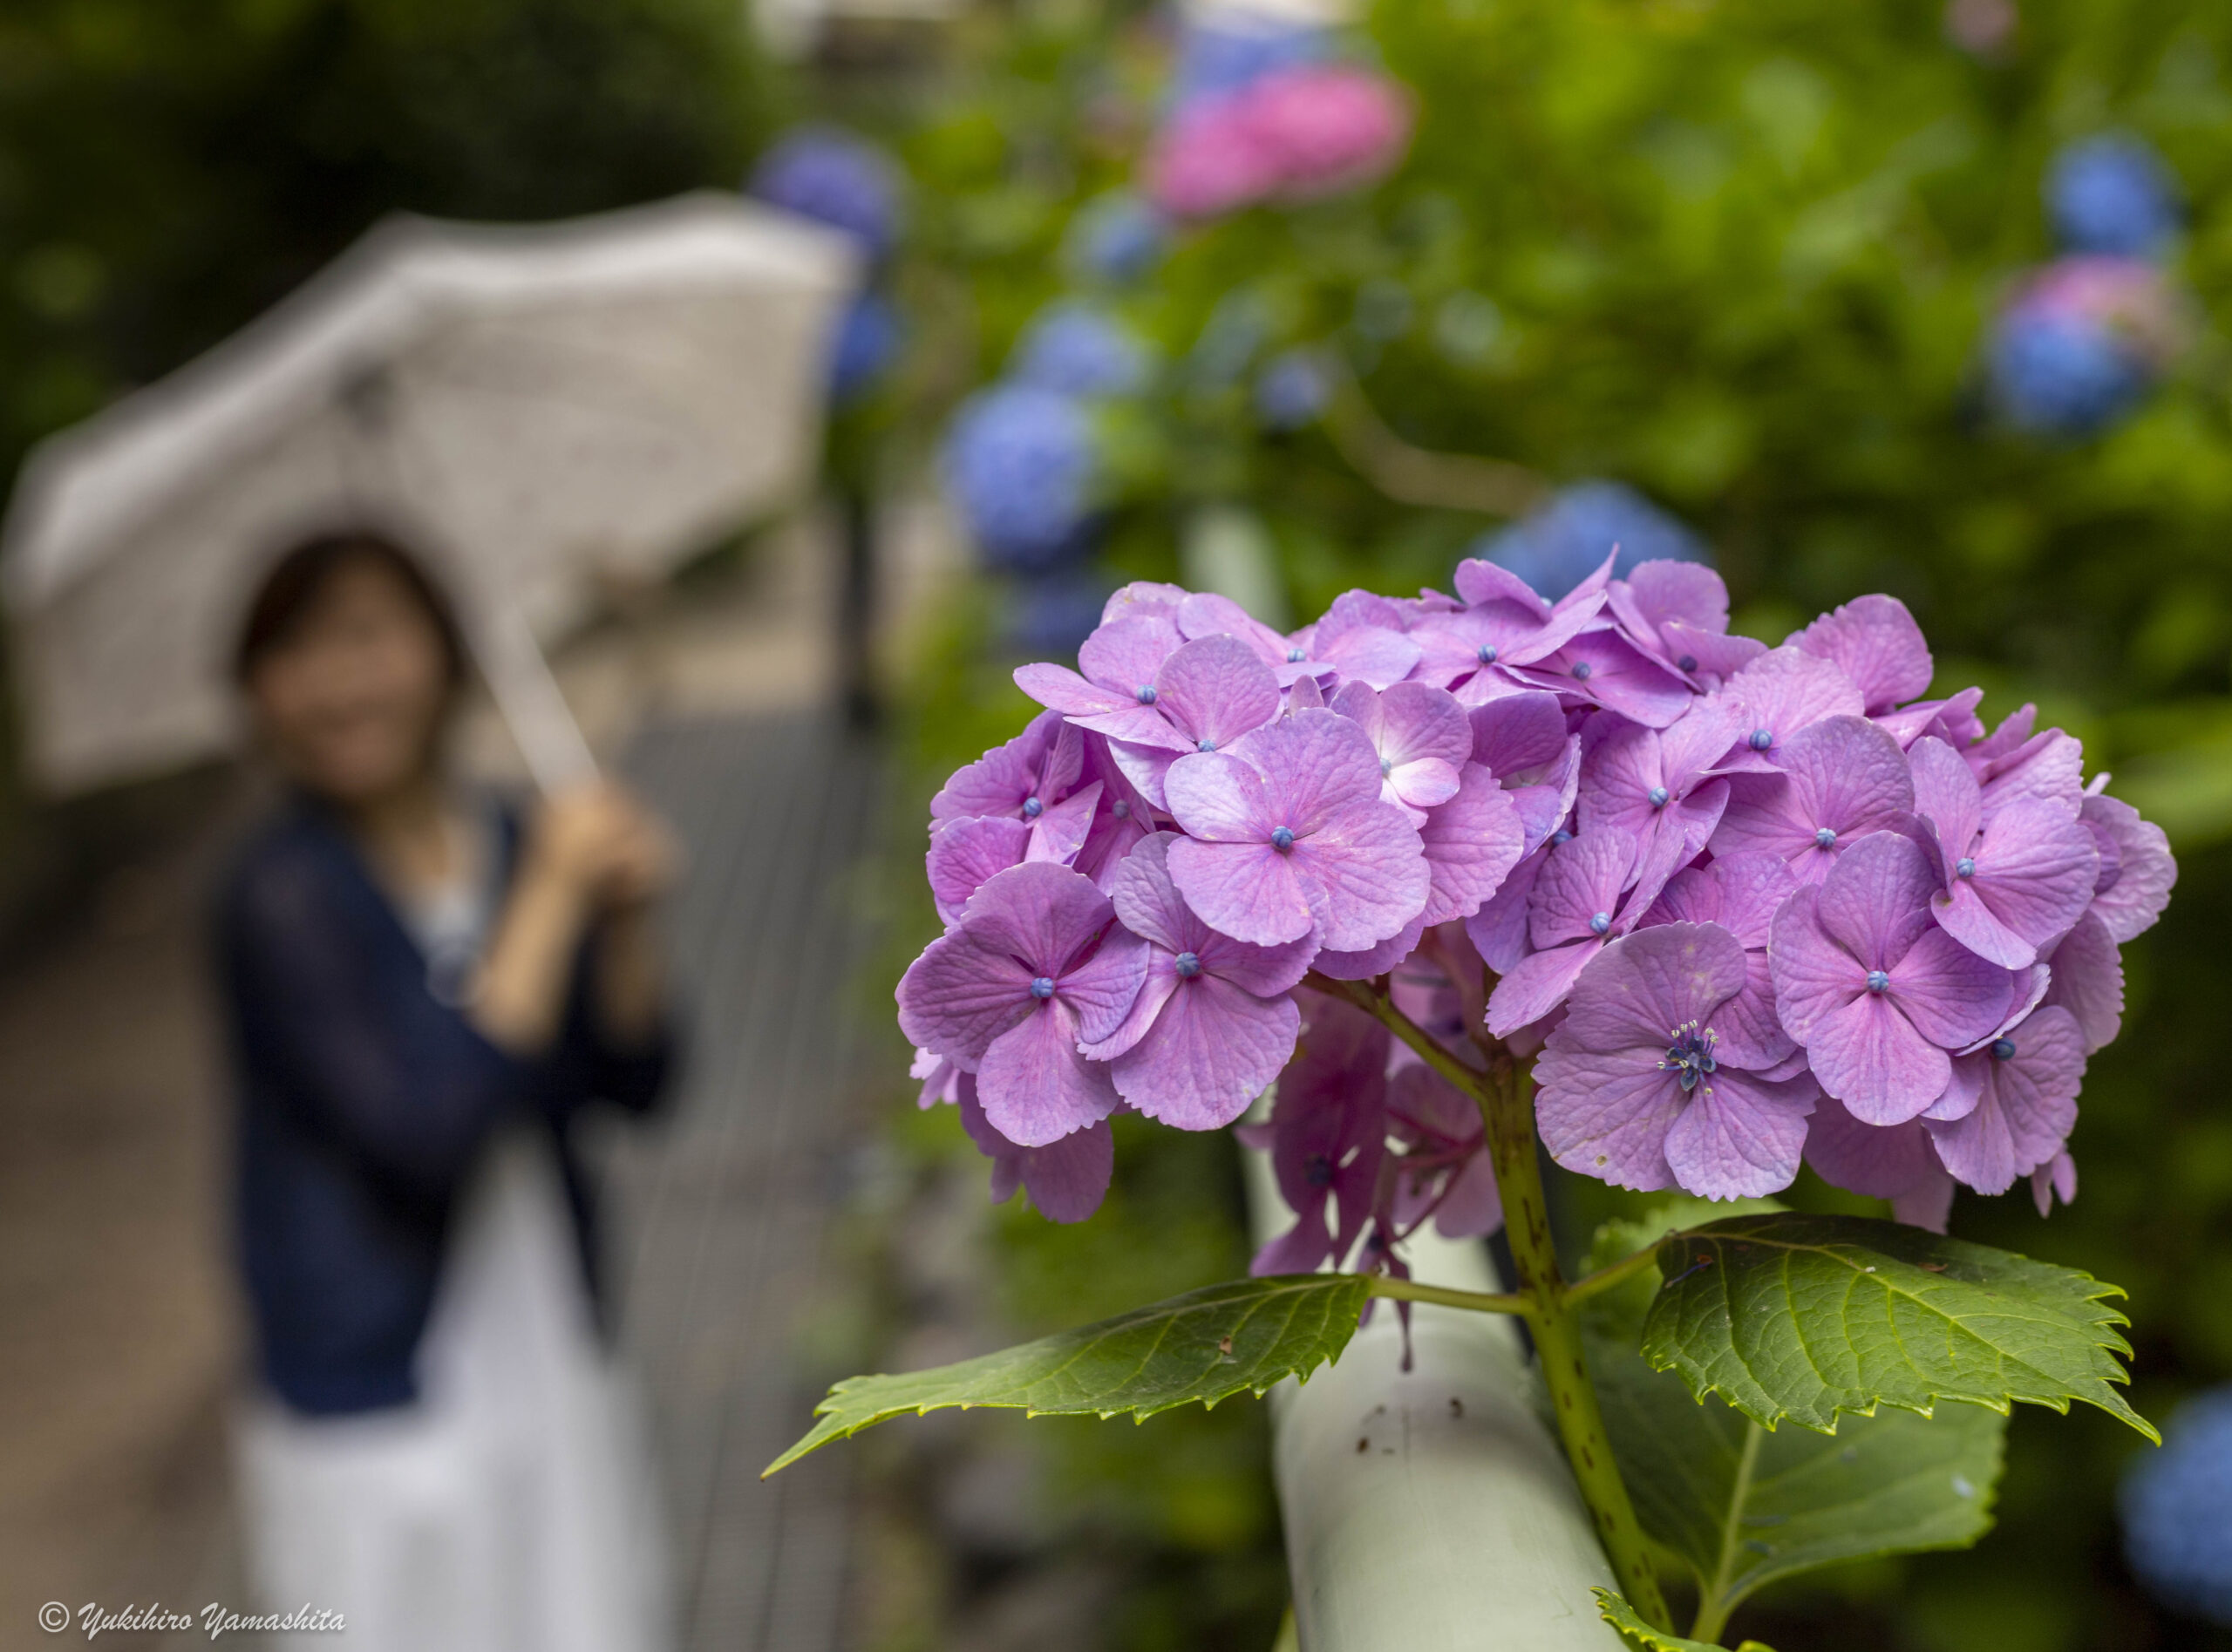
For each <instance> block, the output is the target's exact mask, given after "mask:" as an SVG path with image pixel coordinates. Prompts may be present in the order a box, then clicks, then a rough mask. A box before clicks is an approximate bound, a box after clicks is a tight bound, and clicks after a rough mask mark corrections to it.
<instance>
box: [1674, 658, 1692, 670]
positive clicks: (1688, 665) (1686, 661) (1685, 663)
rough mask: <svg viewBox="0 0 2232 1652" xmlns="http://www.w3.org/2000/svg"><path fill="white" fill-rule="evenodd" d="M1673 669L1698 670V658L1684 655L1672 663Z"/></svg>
mask: <svg viewBox="0 0 2232 1652" xmlns="http://www.w3.org/2000/svg"><path fill="white" fill-rule="evenodd" d="M1674 669H1675V670H1677V671H1694V670H1697V669H1698V656H1696V655H1694V654H1684V656H1682V657H1681V658H1680V659H1678V660H1677V661H1675V662H1674Z"/></svg>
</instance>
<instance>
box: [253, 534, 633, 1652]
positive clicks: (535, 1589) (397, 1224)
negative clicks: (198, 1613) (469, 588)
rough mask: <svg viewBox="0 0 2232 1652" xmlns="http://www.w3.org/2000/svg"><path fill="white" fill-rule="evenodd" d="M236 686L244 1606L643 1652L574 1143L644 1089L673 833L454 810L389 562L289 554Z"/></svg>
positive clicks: (417, 623) (568, 811)
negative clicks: (246, 727)
mask: <svg viewBox="0 0 2232 1652" xmlns="http://www.w3.org/2000/svg"><path fill="white" fill-rule="evenodd" d="M236 668H237V673H238V679H239V683H240V685H241V688H242V691H243V694H244V696H245V698H246V701H247V704H248V711H249V714H250V717H251V718H252V720H253V722H254V725H255V731H256V733H257V735H258V738H259V740H260V743H261V744H262V749H263V750H264V751H266V752H267V753H268V754H269V758H270V759H271V761H272V762H273V763H274V764H275V765H276V767H277V768H278V770H279V772H280V773H281V775H282V777H283V778H284V779H285V781H286V782H287V785H288V789H289V797H288V799H287V801H286V803H285V805H284V806H283V807H282V808H281V809H280V810H279V811H278V812H276V815H275V817H274V818H273V819H271V820H269V822H268V823H267V824H266V825H265V826H263V827H262V829H261V830H260V831H259V832H258V833H255V836H254V837H253V838H252V839H251V840H249V842H248V844H247V845H246V846H245V848H244V850H243V851H242V853H241V854H240V856H239V857H238V859H237V860H236V861H235V864H234V866H233V867H232V869H231V872H230V874H229V875H228V878H227V880H226V881H225V884H224V887H223V891H222V895H221V902H220V907H219V916H218V943H219V954H220V969H221V984H222V990H223V994H224V997H225V1000H226V1009H227V1011H228V1020H229V1025H230V1032H231V1035H232V1049H233V1055H234V1058H235V1063H236V1064H237V1070H238V1080H239V1092H240V1132H239V1177H240V1208H239V1218H240V1223H241V1230H240V1239H241V1256H242V1266H243V1268H244V1272H245V1275H246V1285H247V1295H248V1302H249V1305H250V1309H251V1315H252V1318H253V1322H254V1327H255V1343H256V1356H257V1360H256V1369H257V1378H258V1381H257V1385H256V1386H257V1391H256V1392H255V1395H254V1396H253V1397H252V1398H251V1400H250V1403H249V1404H248V1407H247V1408H246V1412H245V1415H244V1417H243V1419H242V1429H241V1453H240V1455H241V1469H242V1489H243V1493H244V1498H243V1500H244V1505H245V1510H246V1514H247V1519H248V1536H249V1548H250V1562H251V1567H252V1570H253V1573H254V1575H255V1582H256V1584H257V1586H258V1587H259V1589H260V1591H261V1592H262V1594H263V1595H264V1596H265V1597H266V1599H267V1601H268V1603H269V1606H270V1607H271V1608H278V1609H285V1608H291V1607H296V1606H300V1605H303V1604H304V1603H307V1604H308V1605H309V1606H310V1608H313V1609H314V1610H315V1609H325V1610H330V1611H334V1612H337V1613H340V1614H342V1615H344V1617H345V1619H346V1620H347V1624H348V1629H349V1639H348V1644H349V1645H350V1647H352V1648H356V1649H358V1652H391V1649H392V1652H452V1649H454V1652H507V1649H520V1652H570V1649H582V1652H631V1649H652V1648H656V1647H657V1646H659V1645H661V1644H662V1643H663V1642H664V1641H665V1638H666V1637H665V1635H664V1632H663V1631H664V1602H663V1599H662V1591H661V1589H660V1587H659V1581H658V1576H657V1550H656V1546H655V1543H654V1540H653V1533H655V1532H656V1530H657V1520H656V1519H655V1518H654V1508H653V1504H654V1502H655V1499H654V1497H653V1495H652V1492H651V1485H650V1476H649V1473H648V1471H647V1466H646V1458H645V1456H644V1453H643V1450H642V1447H641V1444H640V1440H639V1438H638V1436H637V1433H636V1429H635V1420H636V1419H635V1418H634V1417H633V1416H632V1415H631V1413H630V1411H629V1406H628V1405H627V1404H625V1399H624V1396H623V1391H622V1390H621V1389H620V1388H619V1387H618V1386H617V1385H616V1382H615V1380H614V1377H613V1373H612V1370H611V1368H610V1365H609V1361H608V1358H607V1356H606V1354H605V1351H604V1348H603V1344H602V1339H601V1336H600V1332H599V1326H598V1318H597V1308H596V1304H597V1301H598V1295H597V1284H596V1281H597V1269H596V1254H595V1228H594V1222H593V1212H594V1203H593V1200H592V1198H591V1190H590V1188H589V1185H588V1183H587V1181H586V1180H585V1179H584V1177H583V1174H582V1166H581V1163H580V1160H579V1159H578V1158H577V1156H576V1153H575V1143H574V1139H573V1130H574V1125H575V1120H576V1118H578V1116H579V1115H580V1114H581V1113H582V1111H583V1110H584V1109H585V1108H587V1107H589V1105H591V1104H592V1103H594V1102H603V1103H608V1104H610V1105H616V1106H618V1107H621V1108H624V1109H626V1110H628V1111H629V1112H637V1113H640V1112H645V1111H647V1110H649V1109H650V1107H651V1105H653V1103H654V1102H655V1101H656V1100H657V1097H658V1095H659V1091H660V1089H661V1085H662V1081H663V1077H664V1074H665V1071H666V1066H667V1051H668V1040H667V1035H666V1030H665V1028H666V1018H665V1014H664V1010H663V997H662V986H661V980H660V971H659V966H658V962H657V949H656V947H655V945H654V941H653V935H652V930H651V912H652V905H653V901H654V900H655V898H656V897H657V895H658V894H659V893H660V892H661V891H662V890H663V888H664V887H666V884H667V882H668V880H669V877H670V871H671V867H672V865H673V860H674V857H673V853H672V851H671V849H670V846H669V841H668V839H667V838H666V836H665V834H664V833H663V831H662V830H661V829H660V827H659V826H657V824H656V823H655V822H654V821H653V820H652V819H650V817H649V816H647V815H646V814H645V813H644V812H643V810H642V809H641V808H639V807H638V806H636V804H634V803H633V802H631V801H630V800H629V799H628V798H627V797H626V796H625V795H624V794H623V793H622V792H620V791H618V790H617V789H616V788H614V787H612V786H609V785H595V786H591V787H588V788H585V789H583V790H582V791H581V792H578V793H575V794H573V795H569V796H565V797H561V798H559V799H554V800H552V801H550V802H548V803H547V804H546V805H544V806H542V807H541V809H540V810H539V811H537V812H534V815H533V816H532V818H530V819H527V820H526V821H525V822H524V823H522V822H521V820H520V819H517V818H516V817H515V816H514V813H513V812H510V811H509V810H507V809H506V808H504V807H501V806H498V805H496V804H494V803H493V802H491V801H489V800H487V799H476V798H474V797H473V796H471V795H469V794H467V793H466V792H464V791H463V790H461V789H460V788H459V786H457V785H455V784H453V781H452V780H451V779H450V778H449V777H448V776H447V775H446V773H445V772H444V768H443V763H442V748H443V734H444V730H445V726H446V723H447V721H448V719H449V715H450V712H451V710H452V708H453V704H454V702H455V700H456V697H457V693H458V690H459V686H460V684H461V683H462V682H463V680H464V677H465V675H466V662H465V656H464V653H463V650H462V649H461V648H460V646H459V637H458V631H457V628H456V625H455V624H454V622H453V620H452V617H451V615H450V612H449V609H448V608H447V606H446V603H445V602H444V601H443V599H442V597H441V595H440V594H439V592H438V591H437V590H436V588H434V586H433V585H432V583H431V582H430V581H429V580H428V578H427V576H426V574H425V572H424V571H423V570H422V569H421V568H420V567H419V566H418V563H417V562H415V561H413V560H412V558H411V557H410V556H409V555H408V554H405V552H404V551H403V550H401V549H400V548H399V547H397V546H395V545H393V544H391V543H390V542H388V541H386V540H383V539H380V538H378V537H375V536H371V535H369V534H350V535H342V536H336V537H330V538H324V539H320V540H315V541H312V542H310V543H309V544H305V545H303V546H301V547H298V548H297V549H296V550H295V551H294V552H292V553H291V554H289V555H288V556H286V557H285V558H283V559H282V561H280V562H279V564H278V565H277V567H276V569H275V570H274V571H273V572H272V573H271V574H270V575H269V578H268V579H267V580H266V581H265V583H264V585H263V587H262V590H261V592H260V593H259V594H258V595H257V596H256V598H255V602H254V603H253V604H252V605H251V607H250V608H249V611H248V618H247V622H246V624H245V625H244V627H243V629H242V635H241V640H240V645H239V651H238V656H237V659H236ZM324 1641H325V1637H320V1636H311V1637H306V1638H305V1639H304V1640H303V1642H302V1644H303V1645H304V1646H306V1647H308V1646H315V1645H321V1644H323V1643H324Z"/></svg>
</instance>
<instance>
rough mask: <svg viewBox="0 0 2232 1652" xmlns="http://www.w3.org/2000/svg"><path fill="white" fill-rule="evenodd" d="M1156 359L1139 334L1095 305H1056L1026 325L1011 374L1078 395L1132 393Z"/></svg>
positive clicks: (1026, 381)
mask: <svg viewBox="0 0 2232 1652" xmlns="http://www.w3.org/2000/svg"><path fill="white" fill-rule="evenodd" d="M1152 366H1153V364H1152V362H1151V360H1150V358H1149V357H1148V355H1147V347H1146V346H1145V345H1143V344H1142V343H1140V339H1139V337H1138V335H1137V334H1135V333H1133V331H1132V330H1130V329H1128V328H1126V326H1125V325H1124V324H1123V323H1121V322H1119V321H1117V320H1116V319H1115V318H1114V317H1113V316H1110V315H1108V314H1107V313H1106V311H1104V310H1100V309H1094V308H1093V307H1092V305H1090V304H1081V303H1062V304H1053V305H1050V306H1049V307H1048V308H1046V309H1043V310H1041V311H1039V313H1038V317H1037V318H1036V319H1035V320H1033V321H1032V322H1031V325H1030V326H1029V327H1028V328H1027V329H1025V330H1024V335H1023V337H1022V339H1021V340H1020V341H1019V342H1018V343H1017V345H1016V349H1015V357H1014V359H1013V360H1012V361H1011V363H1010V364H1009V376H1010V377H1011V378H1013V379H1014V380H1015V382H1016V383H1017V384H1031V385H1034V386H1036V387H1037V388H1038V389H1040V390H1058V391H1065V392H1066V393H1067V394H1069V395H1072V396H1129V395H1131V394H1133V392H1134V391H1139V390H1141V389H1143V388H1145V387H1146V384H1147V377H1148V374H1149V372H1150V371H1151V369H1152Z"/></svg>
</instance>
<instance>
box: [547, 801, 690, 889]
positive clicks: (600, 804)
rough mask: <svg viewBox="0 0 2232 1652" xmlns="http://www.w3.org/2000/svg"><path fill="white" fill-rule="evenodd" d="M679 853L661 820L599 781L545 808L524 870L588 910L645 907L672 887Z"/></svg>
mask: <svg viewBox="0 0 2232 1652" xmlns="http://www.w3.org/2000/svg"><path fill="white" fill-rule="evenodd" d="M680 861H681V854H680V851H679V850H678V849H677V846H676V844H675V841H674V839H673V836H672V834H670V833H669V832H668V831H667V829H666V828H665V826H663V825H662V824H661V823H660V822H659V820H658V819H657V817H656V816H654V815H653V814H651V813H650V811H648V810H646V809H645V808H643V806H642V805H641V804H639V803H637V802H636V800H635V799H633V798H631V797H630V796H629V795H628V793H627V792H624V791H623V790H622V789H621V788H620V787H618V786H616V785H613V784H612V783H611V782H610V781H608V780H598V781H594V782H592V783H591V784H589V785H585V786H582V787H580V788H578V789H577V790H575V791H572V792H566V793H565V794H563V795H562V796H560V797H556V798H553V799H550V801H549V802H548V803H546V804H545V805H544V806H543V808H542V812H541V814H540V815H538V816H537V817H536V819H535V821H534V826H533V827H532V828H531V830H530V834H529V837H528V840H527V857H526V860H525V862H524V866H523V873H524V875H525V876H526V877H527V878H529V879H533V880H537V881H541V882H547V883H548V884H551V885H555V887H558V888H560V889H562V890H564V891H566V892H568V894H572V895H573V896H574V897H575V899H576V900H578V901H580V902H581V904H582V907H583V908H584V909H585V910H587V911H590V912H595V913H600V914H601V913H607V912H613V911H617V910H626V909H628V908H641V907H643V906H647V905H649V904H650V902H651V901H656V900H657V898H658V897H659V896H660V895H662V894H664V893H666V891H667V890H668V889H669V888H670V887H672V886H673V883H674V880H675V876H676V873H677V869H678V867H679V864H680Z"/></svg>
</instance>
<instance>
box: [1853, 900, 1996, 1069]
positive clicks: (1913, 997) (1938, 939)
mask: <svg viewBox="0 0 2232 1652" xmlns="http://www.w3.org/2000/svg"><path fill="white" fill-rule="evenodd" d="M1889 973H1890V976H1891V985H1890V989H1889V990H1888V991H1887V992H1886V993H1884V994H1883V995H1882V996H1884V997H1885V998H1887V999H1888V1000H1889V1001H1890V1002H1891V1003H1894V1004H1895V1005H1897V1006H1898V1008H1899V1010H1901V1012H1902V1013H1903V1014H1904V1015H1905V1016H1906V1018H1907V1019H1908V1020H1909V1021H1910V1022H1912V1023H1914V1026H1915V1029H1916V1030H1917V1031H1918V1032H1920V1033H1921V1034H1922V1037H1925V1038H1927V1039H1929V1041H1930V1042H1931V1043H1932V1044H1938V1045H1940V1046H1942V1047H1943V1048H1944V1049H1947V1050H1957V1049H1959V1048H1961V1047H1962V1046H1963V1045H1964V1044H1968V1043H1970V1041H1971V1040H1973V1039H1977V1038H1981V1037H1984V1036H1985V1035H1986V1034H1987V1033H1990V1031H1991V1030H1993V1029H1994V1028H1996V1027H1997V1026H1998V1025H1999V1023H2000V1021H2001V1019H2002V1018H2003V1017H2004V1016H2005V1015H2006V1014H2007V1011H2008V1008H2009V1006H2010V1004H2011V1003H2013V1001H2014V996H2015V979H2014V976H2012V975H2011V973H2010V972H2009V971H2007V970H2006V969H2002V968H2000V967H1999V966H1998V965H1997V964H1995V963H1993V962H1990V960H1989V959H1985V958H1979V957H1978V956H1977V955H1976V954H1975V953H1973V952H1971V951H1970V950H1969V949H1968V948H1966V947H1964V946H1963V945H1961V943H1960V942H1957V941H1956V940H1954V938H1953V937H1952V936H1951V935H1947V934H1946V933H1945V932H1944V931H1943V929H1930V930H1927V931H1925V932H1924V933H1923V935H1922V937H1921V938H1920V939H1919V940H1917V941H1916V942H1915V944H1914V945H1913V946H1912V947H1910V948H1908V949H1907V951H1906V953H1905V955H1903V956H1902V957H1900V958H1899V959H1898V960H1896V961H1895V962H1894V963H1893V964H1892V966H1891V969H1890V971H1889ZM1870 996H1875V995H1873V994H1871V995H1870Z"/></svg>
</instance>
